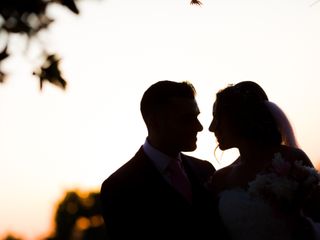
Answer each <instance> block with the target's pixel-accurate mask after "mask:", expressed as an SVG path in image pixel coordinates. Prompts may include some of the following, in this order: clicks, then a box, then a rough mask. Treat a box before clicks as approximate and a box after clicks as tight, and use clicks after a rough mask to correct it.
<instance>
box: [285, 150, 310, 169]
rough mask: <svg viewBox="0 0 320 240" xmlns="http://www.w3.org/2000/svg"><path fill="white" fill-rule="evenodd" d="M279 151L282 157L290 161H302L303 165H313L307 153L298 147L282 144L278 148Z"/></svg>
mask: <svg viewBox="0 0 320 240" xmlns="http://www.w3.org/2000/svg"><path fill="white" fill-rule="evenodd" d="M279 153H280V154H281V155H282V156H283V158H284V159H286V160H287V161H290V162H295V161H302V163H303V165H306V166H310V167H313V164H312V162H311V160H310V158H309V157H308V155H307V154H306V153H305V152H304V151H303V150H302V149H300V148H294V147H289V146H285V145H282V146H281V147H280V149H279Z"/></svg>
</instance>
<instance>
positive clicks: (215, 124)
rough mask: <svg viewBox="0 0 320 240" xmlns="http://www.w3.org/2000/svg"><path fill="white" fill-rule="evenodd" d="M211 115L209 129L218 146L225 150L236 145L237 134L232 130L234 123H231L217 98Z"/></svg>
mask: <svg viewBox="0 0 320 240" xmlns="http://www.w3.org/2000/svg"><path fill="white" fill-rule="evenodd" d="M228 110H229V109H228ZM212 116H213V119H212V121H211V124H210V126H209V131H210V132H213V133H214V135H215V136H216V139H217V142H218V144H219V148H220V149H221V150H227V149H230V148H234V147H236V136H237V134H236V132H235V131H234V124H232V120H231V119H230V115H229V114H227V112H226V111H224V109H223V107H222V106H221V104H220V103H219V101H218V100H217V101H216V102H215V103H214V105H213V111H212Z"/></svg>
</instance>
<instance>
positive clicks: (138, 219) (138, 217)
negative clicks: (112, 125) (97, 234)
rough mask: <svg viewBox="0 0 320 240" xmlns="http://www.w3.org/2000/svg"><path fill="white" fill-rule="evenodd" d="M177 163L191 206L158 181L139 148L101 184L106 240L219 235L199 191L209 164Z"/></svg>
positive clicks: (208, 200)
mask: <svg viewBox="0 0 320 240" xmlns="http://www.w3.org/2000/svg"><path fill="white" fill-rule="evenodd" d="M182 161H183V164H184V165H185V168H186V171H187V174H188V176H189V179H190V181H191V184H192V190H193V204H192V205H190V204H188V203H187V201H186V200H185V199H184V198H183V197H182V196H181V195H180V194H179V193H177V192H176V191H175V190H174V188H173V187H172V186H171V185H170V184H169V183H168V182H167V181H166V180H165V179H164V178H163V176H162V175H161V174H160V173H159V172H158V170H157V169H156V167H155V166H154V164H153V163H152V161H151V160H150V159H149V158H148V157H147V155H146V154H145V153H144V151H143V149H142V148H140V149H139V151H138V152H137V153H136V155H135V156H134V157H133V158H132V159H131V160H130V161H128V162H127V163H126V164H124V165H123V166H122V167H120V168H119V169H118V170H117V171H116V172H114V173H113V174H112V175H111V176H110V177H108V178H107V179H106V180H105V181H104V182H103V184H102V187H101V204H102V214H103V218H104V221H105V226H106V229H107V234H108V239H110V240H115V239H117V240H119V239H121V240H123V239H138V240H147V239H148V240H154V239H168V240H170V239H175V240H179V239H197V240H198V239H199V240H202V239H211V240H214V239H218V236H219V235H221V234H222V233H221V232H220V230H221V225H220V222H219V219H218V214H217V206H216V203H215V199H213V197H212V195H210V194H209V193H208V192H207V191H206V190H205V188H204V181H206V180H207V178H208V177H209V176H210V175H212V174H213V172H214V171H215V169H214V167H213V166H212V164H211V163H209V162H208V161H203V160H199V159H196V158H193V157H189V156H186V155H183V156H182ZM215 236H216V238H215ZM222 239H224V238H222Z"/></svg>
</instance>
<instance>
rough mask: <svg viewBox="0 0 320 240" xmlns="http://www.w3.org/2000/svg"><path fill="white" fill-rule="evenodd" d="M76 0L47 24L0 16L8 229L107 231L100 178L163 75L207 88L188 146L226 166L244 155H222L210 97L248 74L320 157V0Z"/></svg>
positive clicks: (62, 4)
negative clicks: (198, 126) (196, 0)
mask: <svg viewBox="0 0 320 240" xmlns="http://www.w3.org/2000/svg"><path fill="white" fill-rule="evenodd" d="M35 1H38V2H40V0H35ZM4 2H5V1H3V3H1V4H2V5H1V4H0V8H1V7H3V4H4ZM9 2H11V3H19V2H20V3H21V2H24V1H19V0H15V1H13V0H12V1H9ZM31 2H32V1H31V0H30V1H29V2H28V4H29V5H28V6H30V4H31ZM47 2H48V3H51V1H47ZM52 2H53V1H52ZM72 3H73V1H67V0H63V1H62V0H61V1H54V3H52V4H50V5H48V6H47V8H46V11H45V12H41V13H42V15H44V16H47V17H48V19H46V18H44V16H42V17H41V19H42V20H43V22H42V23H41V24H43V25H37V24H36V23H37V21H36V20H35V19H36V18H35V15H34V14H33V15H32V16H31V17H30V18H28V19H29V20H30V19H31V20H30V21H31V22H32V24H33V25H32V26H33V27H34V28H39V26H41V30H39V29H38V30H39V31H37V32H32V31H31V30H34V29H31V28H30V26H29V28H26V26H25V25H24V24H20V25H18V27H16V25H15V23H16V22H15V21H13V20H12V21H11V20H10V21H11V22H10V24H11V25H10V24H9V25H5V24H4V23H5V20H6V19H5V18H4V17H3V16H4V15H2V18H1V19H0V24H1V28H2V29H1V32H0V37H1V38H0V44H1V49H3V50H2V53H1V54H0V60H2V61H1V62H0V64H1V65H0V68H1V74H0V80H1V81H3V83H2V84H1V85H0V161H1V168H0V191H1V201H0V239H7V240H9V239H11V240H13V239H23V240H37V239H102V238H103V224H102V223H103V222H102V219H101V216H100V214H99V202H98V201H97V199H98V195H99V189H100V185H101V183H102V181H103V180H104V179H105V178H107V177H108V176H109V175H110V174H111V173H112V172H113V171H115V170H116V169H117V168H118V167H120V166H121V165H122V164H123V163H125V162H126V161H128V160H129V159H130V158H131V157H132V156H133V155H134V154H135V152H136V151H137V150H138V148H139V147H140V145H141V144H143V142H144V140H145V137H146V129H145V126H144V123H143V121H142V117H141V116H140V111H139V104H140V99H141V96H142V94H143V92H144V91H145V90H146V89H147V87H149V86H150V85H151V84H153V83H155V82H156V81H159V80H164V79H169V80H174V81H183V80H189V81H191V82H192V83H193V84H194V86H195V88H196V89H197V101H198V104H199V107H200V110H201V114H200V116H199V119H200V121H201V122H202V124H203V127H204V130H203V131H202V132H201V133H199V137H198V148H197V150H196V151H194V152H192V153H190V154H191V155H194V156H197V157H199V158H203V159H207V160H209V161H210V162H211V163H212V164H213V165H214V166H215V167H216V168H221V167H223V166H225V165H227V164H229V163H230V162H231V161H232V160H233V159H235V157H236V156H237V154H238V153H237V151H235V150H229V151H226V152H224V153H221V152H219V151H218V152H217V154H216V156H215V155H214V149H215V147H216V140H215V138H214V135H213V134H212V133H210V132H209V131H208V130H207V129H208V127H209V123H210V121H211V115H212V104H213V102H214V100H215V93H216V92H217V91H218V90H220V89H221V88H224V87H226V86H227V85H228V84H233V83H237V82H239V81H243V80H252V81H256V82H257V83H259V84H260V85H261V86H262V87H263V88H264V89H265V91H266V92H267V94H268V96H269V99H270V100H271V101H273V102H275V103H277V104H278V105H279V106H280V107H281V108H282V109H283V110H284V111H285V112H286V113H287V115H288V117H289V119H290V120H291V122H292V124H293V127H294V129H295V133H296V137H297V140H298V142H299V144H300V147H301V148H302V149H303V150H304V151H305V152H306V153H307V154H308V156H309V157H310V159H311V160H312V162H313V163H314V164H315V166H319V163H320V148H319V146H318V142H319V136H320V128H319V126H318V125H319V122H320V110H319V106H320V95H319V89H320V83H319V82H320V68H319V63H320V28H319V25H320V3H318V2H317V1H310V0H268V1H266V0H203V1H202V3H203V4H202V5H191V4H190V1H188V0H134V1H133V0H90V1H89V0H82V1H80V0H79V1H78V2H76V5H75V6H73V5H72ZM17 6H18V5H17ZM2 13H3V12H2ZM23 17H24V18H25V15H23ZM50 19H54V22H51V20H50ZM45 25H46V26H45ZM13 26H15V27H13ZM23 31H24V33H23V34H21V32H23ZM9 32H10V34H8V33H9Z"/></svg>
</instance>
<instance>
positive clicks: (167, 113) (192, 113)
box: [161, 98, 203, 151]
mask: <svg viewBox="0 0 320 240" xmlns="http://www.w3.org/2000/svg"><path fill="white" fill-rule="evenodd" d="M199 113H200V111H199V108H198V105H197V102H196V100H195V99H188V98H172V100H171V101H170V104H169V106H168V108H167V109H166V110H164V112H163V122H162V124H161V125H162V131H164V134H166V136H167V137H166V141H167V143H168V147H170V148H171V147H172V148H174V149H175V150H176V151H193V150H195V149H196V148H197V145H196V142H197V134H198V132H200V131H202V129H203V127H202V125H201V123H200V122H199V120H198V115H199ZM169 144H170V145H169Z"/></svg>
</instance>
